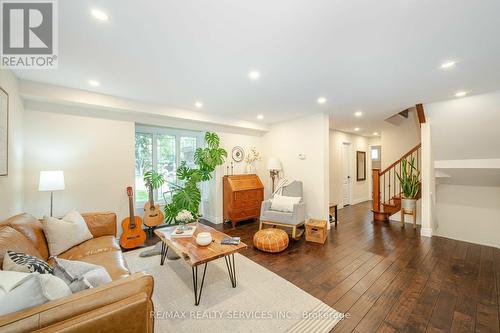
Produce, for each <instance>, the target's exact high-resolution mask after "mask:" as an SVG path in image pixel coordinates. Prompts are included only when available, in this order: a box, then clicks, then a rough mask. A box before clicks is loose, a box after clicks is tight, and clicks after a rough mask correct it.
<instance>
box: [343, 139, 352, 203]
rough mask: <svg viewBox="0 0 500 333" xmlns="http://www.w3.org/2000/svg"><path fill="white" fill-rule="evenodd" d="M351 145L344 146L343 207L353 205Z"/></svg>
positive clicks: (345, 144)
mask: <svg viewBox="0 0 500 333" xmlns="http://www.w3.org/2000/svg"><path fill="white" fill-rule="evenodd" d="M351 181H352V178H351V144H350V143H347V142H344V143H343V144H342V203H343V206H349V205H350V204H351V193H352V192H351V191H352V189H351V187H352V182H351Z"/></svg>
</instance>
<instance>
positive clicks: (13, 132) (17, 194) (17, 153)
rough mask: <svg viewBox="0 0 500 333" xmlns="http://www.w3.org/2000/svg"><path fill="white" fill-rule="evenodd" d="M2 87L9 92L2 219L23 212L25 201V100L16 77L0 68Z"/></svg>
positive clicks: (0, 202) (0, 196) (1, 187)
mask: <svg viewBox="0 0 500 333" xmlns="http://www.w3.org/2000/svg"><path fill="white" fill-rule="evenodd" d="M0 87H2V88H3V89H4V90H5V91H6V92H7V93H8V94H9V152H8V154H9V170H8V175H7V176H0V220H3V219H5V218H8V217H10V216H12V215H14V214H19V213H21V212H22V210H23V207H22V202H23V172H22V170H23V135H22V126H23V114H24V112H23V102H22V100H21V98H20V96H19V94H18V82H17V79H16V77H15V76H14V75H13V74H12V73H11V72H10V71H8V70H0Z"/></svg>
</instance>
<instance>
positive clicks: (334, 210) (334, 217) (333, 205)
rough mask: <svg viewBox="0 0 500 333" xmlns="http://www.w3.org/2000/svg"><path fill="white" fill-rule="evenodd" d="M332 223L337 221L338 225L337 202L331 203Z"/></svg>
mask: <svg viewBox="0 0 500 333" xmlns="http://www.w3.org/2000/svg"><path fill="white" fill-rule="evenodd" d="M329 210H330V223H332V222H333V221H335V226H337V222H338V218H337V216H338V215H337V204H336V203H331V204H330V209H329Z"/></svg>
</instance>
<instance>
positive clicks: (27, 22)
mask: <svg viewBox="0 0 500 333" xmlns="http://www.w3.org/2000/svg"><path fill="white" fill-rule="evenodd" d="M1 10H2V13H1V17H2V55H1V67H2V68H15V69H19V68H21V69H35V68H36V69H40V68H57V17H56V14H57V12H56V3H55V0H44V1H13V0H10V1H9V0H2V1H1Z"/></svg>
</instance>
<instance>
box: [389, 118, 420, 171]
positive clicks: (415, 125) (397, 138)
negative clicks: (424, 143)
mask: <svg viewBox="0 0 500 333" xmlns="http://www.w3.org/2000/svg"><path fill="white" fill-rule="evenodd" d="M419 143H420V124H419V122H418V118H417V115H416V112H415V111H410V112H409V113H408V118H407V119H404V120H403V121H402V122H401V123H400V124H399V125H398V126H396V125H392V124H389V123H386V124H385V125H384V128H383V129H382V133H381V136H380V144H381V146H382V170H383V169H385V168H386V167H388V166H389V165H391V164H392V163H394V162H395V161H397V160H398V159H400V158H401V156H403V155H404V154H405V153H407V152H408V151H410V150H411V149H412V148H413V147H415V146H416V145H418V144H419Z"/></svg>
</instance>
